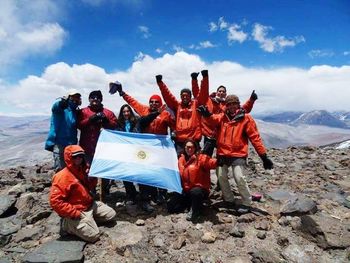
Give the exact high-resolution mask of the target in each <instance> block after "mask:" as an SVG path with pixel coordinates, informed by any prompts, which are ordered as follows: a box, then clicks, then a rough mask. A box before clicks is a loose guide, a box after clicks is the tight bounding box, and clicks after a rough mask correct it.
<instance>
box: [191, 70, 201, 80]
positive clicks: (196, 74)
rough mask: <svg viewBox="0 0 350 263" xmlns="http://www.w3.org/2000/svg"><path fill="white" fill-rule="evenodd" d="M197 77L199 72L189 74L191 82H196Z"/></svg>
mask: <svg viewBox="0 0 350 263" xmlns="http://www.w3.org/2000/svg"><path fill="white" fill-rule="evenodd" d="M198 75H199V72H193V73H191V78H192V79H193V80H197V77H198Z"/></svg>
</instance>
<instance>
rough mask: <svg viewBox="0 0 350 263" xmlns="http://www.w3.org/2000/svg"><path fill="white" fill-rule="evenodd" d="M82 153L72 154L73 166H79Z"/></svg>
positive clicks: (82, 157)
mask: <svg viewBox="0 0 350 263" xmlns="http://www.w3.org/2000/svg"><path fill="white" fill-rule="evenodd" d="M83 160H84V155H82V154H80V155H77V156H73V164H74V166H80V165H81V164H82V163H83Z"/></svg>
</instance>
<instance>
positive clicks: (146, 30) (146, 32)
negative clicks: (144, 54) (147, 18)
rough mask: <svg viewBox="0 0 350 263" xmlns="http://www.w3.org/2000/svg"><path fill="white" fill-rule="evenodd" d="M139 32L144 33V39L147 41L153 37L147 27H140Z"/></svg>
mask: <svg viewBox="0 0 350 263" xmlns="http://www.w3.org/2000/svg"><path fill="white" fill-rule="evenodd" d="M138 29H139V31H140V32H141V33H142V37H143V38H145V39H147V38H149V37H150V36H151V33H150V32H149V28H148V27H146V26H139V27H138Z"/></svg>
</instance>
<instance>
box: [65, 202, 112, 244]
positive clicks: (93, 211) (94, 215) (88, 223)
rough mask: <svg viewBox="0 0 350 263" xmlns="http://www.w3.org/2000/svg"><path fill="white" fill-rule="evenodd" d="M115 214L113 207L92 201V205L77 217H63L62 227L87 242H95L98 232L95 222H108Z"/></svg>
mask: <svg viewBox="0 0 350 263" xmlns="http://www.w3.org/2000/svg"><path fill="white" fill-rule="evenodd" d="M115 216H116V212H115V211H114V209H113V208H111V207H109V206H108V205H106V204H104V203H102V202H99V201H94V202H93V204H92V207H91V208H90V209H89V210H87V211H84V212H82V213H81V216H80V218H79V219H72V218H63V222H62V229H63V230H64V231H66V232H68V233H69V234H72V235H76V236H78V237H80V238H81V239H83V240H85V241H87V242H95V241H96V240H97V239H98V237H99V234H100V231H99V230H98V226H97V224H96V222H98V223H103V222H108V221H111V220H113V219H114V218H115ZM95 220H96V221H95Z"/></svg>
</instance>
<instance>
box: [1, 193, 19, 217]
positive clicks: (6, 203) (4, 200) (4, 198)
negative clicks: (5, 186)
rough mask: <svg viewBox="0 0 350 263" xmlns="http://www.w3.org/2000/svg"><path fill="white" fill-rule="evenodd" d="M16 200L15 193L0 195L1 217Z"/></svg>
mask: <svg viewBox="0 0 350 263" xmlns="http://www.w3.org/2000/svg"><path fill="white" fill-rule="evenodd" d="M15 202H16V197H15V196H13V195H0V217H1V216H3V215H4V214H5V213H6V212H7V211H8V210H9V209H10V208H11V207H12V206H13V205H14V204H15Z"/></svg>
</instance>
